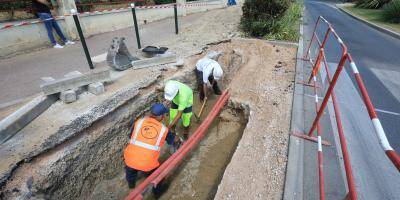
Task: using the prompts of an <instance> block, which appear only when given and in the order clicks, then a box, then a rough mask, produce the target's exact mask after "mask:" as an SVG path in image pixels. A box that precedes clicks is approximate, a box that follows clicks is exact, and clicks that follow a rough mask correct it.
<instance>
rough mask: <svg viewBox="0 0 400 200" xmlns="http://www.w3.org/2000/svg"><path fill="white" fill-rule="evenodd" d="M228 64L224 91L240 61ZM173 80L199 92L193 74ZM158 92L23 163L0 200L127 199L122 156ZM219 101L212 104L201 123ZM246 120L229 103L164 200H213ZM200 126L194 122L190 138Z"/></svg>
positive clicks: (231, 57)
mask: <svg viewBox="0 0 400 200" xmlns="http://www.w3.org/2000/svg"><path fill="white" fill-rule="evenodd" d="M198 57H199V56H197V57H195V58H193V59H198ZM224 59H226V60H227V62H228V63H227V64H226V65H225V66H227V67H229V69H228V70H227V69H224V70H225V72H226V73H225V77H224V80H223V82H224V83H223V85H224V86H225V87H227V86H228V83H229V82H230V81H231V80H232V76H233V75H234V74H235V73H236V72H237V70H238V69H239V68H240V66H241V62H242V61H241V58H240V55H238V54H237V53H235V52H234V51H232V52H230V53H228V54H227V55H224ZM173 78H174V79H176V80H180V81H182V82H185V83H187V84H189V85H190V86H191V87H192V88H195V87H194V85H195V76H194V73H193V71H192V70H186V71H184V72H182V73H177V74H176V75H174V76H173ZM160 81H164V80H158V82H160ZM154 88H155V83H151V84H150V85H148V86H146V87H144V88H142V89H140V90H139V94H138V95H137V96H136V97H134V98H133V99H131V100H129V101H128V102H127V103H125V104H124V105H122V106H120V107H119V108H117V109H116V110H115V111H113V112H112V113H110V114H109V115H107V116H105V117H103V118H102V119H100V120H98V121H96V122H94V123H93V124H92V125H91V126H90V127H88V128H86V129H85V130H83V131H82V132H80V133H79V134H77V135H76V136H74V137H73V138H71V139H69V140H67V141H66V142H64V143H62V144H60V145H58V146H56V147H55V148H53V149H50V150H48V151H47V152H43V153H41V154H39V155H38V156H35V157H34V158H32V159H31V160H27V161H25V162H23V163H21V164H20V165H19V166H18V168H16V169H15V170H14V171H13V172H12V174H11V175H10V178H8V180H7V182H5V183H2V185H1V193H0V199H32V198H33V199H123V198H124V197H125V196H126V195H127V194H128V193H129V189H128V187H127V184H126V182H125V179H124V163H123V159H122V155H123V149H124V148H125V146H126V144H127V142H128V141H129V138H128V135H129V129H130V124H131V121H132V116H133V117H135V118H138V117H140V116H143V114H144V113H145V111H147V110H148V108H149V107H150V106H151V104H153V103H154V102H159V101H160V100H161V99H162V98H161V95H160V94H157V93H156V92H155V90H154ZM195 98H196V99H195V103H194V108H193V109H194V112H198V111H199V110H200V106H201V105H199V103H198V102H199V101H198V97H197V93H196V97H195ZM217 98H218V97H217V96H215V95H213V96H212V97H211V98H210V100H209V102H208V103H207V106H206V110H205V112H204V113H203V116H202V119H204V118H205V117H206V116H207V114H208V113H209V111H210V109H211V108H212V107H213V105H214V103H215V101H216V100H217ZM248 114H249V108H248V107H247V106H244V105H243V104H240V103H233V102H231V101H230V102H229V103H228V105H227V106H225V107H224V109H223V110H222V111H221V113H220V115H219V116H218V117H217V118H216V119H215V120H214V122H213V123H212V125H211V126H210V128H209V129H208V132H207V134H206V136H205V137H204V138H203V140H202V141H201V142H200V144H199V145H198V146H197V147H196V148H195V149H194V151H193V152H191V153H190V154H189V155H188V156H187V157H186V158H185V160H184V161H183V163H181V165H180V166H179V167H178V168H177V169H176V170H175V171H174V173H173V174H172V175H171V176H169V177H168V178H167V182H168V183H169V189H168V190H167V191H166V192H165V194H164V195H163V196H162V199H211V198H212V197H213V196H214V195H215V193H216V190H217V188H218V184H219V182H220V181H221V178H222V176H223V173H224V171H225V168H226V166H227V164H228V163H229V162H230V159H231V157H232V155H233V153H234V152H235V149H236V147H237V144H238V142H239V141H240V139H241V136H242V133H243V130H244V128H245V126H246V124H247V120H248V119H247V116H248ZM199 124H200V123H199V122H197V121H196V119H195V118H194V117H193V118H192V129H191V132H194V130H195V129H196V128H197V127H198V126H199ZM165 146H166V145H165ZM166 157H167V156H163V159H166ZM150 196H151V195H150ZM150 198H151V197H150Z"/></svg>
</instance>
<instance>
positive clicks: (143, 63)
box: [132, 54, 176, 69]
mask: <svg viewBox="0 0 400 200" xmlns="http://www.w3.org/2000/svg"><path fill="white" fill-rule="evenodd" d="M174 62H176V55H175V54H162V55H160V56H156V57H153V58H146V59H141V60H135V61H132V68H133V69H141V68H146V67H152V66H156V65H161V64H168V63H174Z"/></svg>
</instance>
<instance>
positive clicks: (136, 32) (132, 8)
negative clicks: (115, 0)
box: [131, 3, 142, 49]
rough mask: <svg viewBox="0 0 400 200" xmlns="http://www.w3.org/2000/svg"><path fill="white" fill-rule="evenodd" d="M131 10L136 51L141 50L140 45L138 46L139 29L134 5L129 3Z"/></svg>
mask: <svg viewBox="0 0 400 200" xmlns="http://www.w3.org/2000/svg"><path fill="white" fill-rule="evenodd" d="M131 10H132V16H133V25H134V27H135V34H136V43H137V47H138V49H141V48H142V45H141V44H140V36H139V28H138V24H137V19H136V9H135V3H131Z"/></svg>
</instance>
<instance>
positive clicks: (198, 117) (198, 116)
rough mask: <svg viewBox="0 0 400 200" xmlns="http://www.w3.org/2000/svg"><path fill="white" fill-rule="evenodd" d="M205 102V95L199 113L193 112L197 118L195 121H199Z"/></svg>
mask: <svg viewBox="0 0 400 200" xmlns="http://www.w3.org/2000/svg"><path fill="white" fill-rule="evenodd" d="M206 102H207V97H206V98H205V99H204V101H203V105H201V108H200V112H199V114H198V115H196V114H194V116H195V117H196V118H197V122H199V121H200V117H201V114H202V113H203V111H204V107H205V106H206Z"/></svg>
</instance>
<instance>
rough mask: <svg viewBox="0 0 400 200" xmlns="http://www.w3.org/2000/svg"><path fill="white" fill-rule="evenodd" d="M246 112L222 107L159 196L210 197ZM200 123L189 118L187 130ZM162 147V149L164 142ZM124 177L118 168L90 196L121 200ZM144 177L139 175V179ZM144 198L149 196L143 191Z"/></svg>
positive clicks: (213, 99)
mask: <svg viewBox="0 0 400 200" xmlns="http://www.w3.org/2000/svg"><path fill="white" fill-rule="evenodd" d="M216 100H217V97H216V96H212V97H211V98H210V99H209V101H208V105H207V107H206V108H205V113H204V116H203V117H202V118H203V119H204V118H205V116H206V115H207V114H208V112H210V110H211V108H212V106H213V105H214V103H215V102H216ZM200 107H201V105H199V104H198V103H197V102H195V103H194V111H198V110H199V109H200ZM247 112H248V108H247V107H243V106H236V105H234V104H233V103H230V104H229V106H225V108H224V109H223V110H222V111H221V113H220V115H219V116H218V117H217V118H216V119H215V120H214V121H213V123H212V124H211V126H210V128H209V129H208V131H207V134H206V136H205V137H204V138H203V140H202V141H201V142H200V143H199V145H198V146H197V147H196V148H195V149H194V150H193V152H191V153H190V154H189V155H188V156H187V157H186V158H185V159H184V161H183V162H182V163H181V164H180V166H179V167H178V168H177V169H176V170H175V171H174V173H173V174H171V175H170V176H169V177H168V178H167V180H166V181H165V183H166V185H168V190H167V191H166V192H165V193H164V194H163V195H162V197H161V198H160V199H182V200H183V199H212V198H213V197H214V195H215V193H216V191H217V188H218V184H219V182H220V181H221V178H222V175H223V173H224V171H225V168H226V166H227V165H228V163H229V162H230V159H231V157H232V155H233V153H234V151H235V149H236V146H237V144H238V142H239V140H240V139H241V136H242V133H243V130H244V128H245V126H246V123H247V120H248V119H247V116H248V113H247ZM200 123H201V121H200V122H197V120H195V118H193V119H192V125H191V127H192V128H191V130H192V131H191V132H194V130H195V129H196V128H197V127H198V126H199V125H200ZM179 130H180V128H179V127H178V131H179ZM164 147H165V148H166V147H167V145H165V146H164ZM166 152H167V153H166V154H164V155H163V156H162V158H161V159H162V160H165V159H167V158H168V157H169V156H170V155H171V154H170V153H169V152H168V151H166ZM124 176H125V174H124V171H120V172H119V173H118V174H117V175H116V176H115V177H112V178H111V179H105V180H103V181H101V182H100V183H99V184H97V185H96V187H95V189H94V191H93V193H92V194H91V196H90V199H104V200H105V199H123V198H124V197H125V196H127V195H128V193H129V189H128V188H127V186H126V181H125V177H124ZM144 178H145V177H144V175H143V174H142V175H141V180H143V179H144ZM139 182H140V181H138V183H139ZM146 199H153V197H152V195H151V194H147V195H146Z"/></svg>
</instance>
